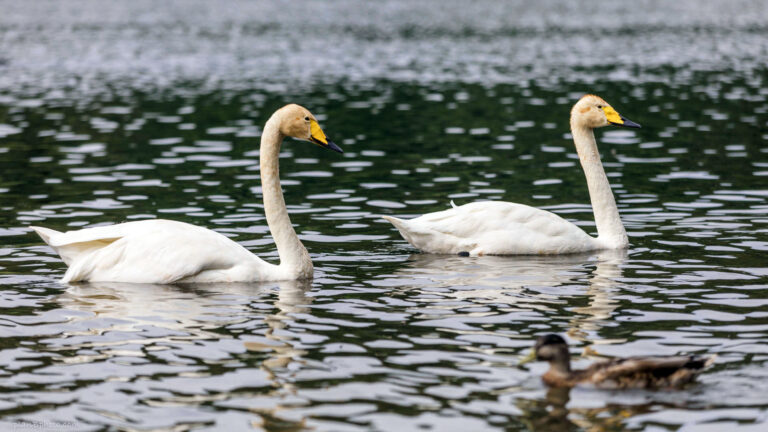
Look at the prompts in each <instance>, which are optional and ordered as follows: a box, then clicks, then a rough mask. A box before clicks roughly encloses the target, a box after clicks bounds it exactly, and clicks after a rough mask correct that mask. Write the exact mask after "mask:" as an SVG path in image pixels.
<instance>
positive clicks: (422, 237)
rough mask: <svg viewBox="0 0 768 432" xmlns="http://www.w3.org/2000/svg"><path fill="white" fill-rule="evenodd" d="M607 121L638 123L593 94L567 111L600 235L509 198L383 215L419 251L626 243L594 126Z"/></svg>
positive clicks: (532, 251) (547, 250) (505, 251)
mask: <svg viewBox="0 0 768 432" xmlns="http://www.w3.org/2000/svg"><path fill="white" fill-rule="evenodd" d="M609 123H612V124H617V125H622V126H629V127H639V126H638V125H636V124H635V123H633V122H630V121H629V120H626V119H624V118H623V117H621V116H619V115H618V114H617V113H616V111H614V110H613V108H611V107H610V105H608V104H607V103H606V102H605V101H604V100H602V99H600V98H599V97H597V96H593V95H587V96H585V97H583V98H582V99H581V100H580V101H579V102H578V103H577V104H576V105H574V107H573V110H572V111H571V132H572V134H573V140H574V143H575V145H576V151H577V152H578V154H579V159H580V160H581V165H582V168H583V169H584V174H585V175H586V177H587V185H588V187H589V195H590V198H591V201H592V209H593V211H594V214H595V223H596V225H597V231H598V237H597V238H593V237H591V236H589V235H588V234H587V233H585V232H584V231H583V230H582V229H581V228H579V227H577V226H576V225H574V224H573V223H571V222H569V221H567V220H565V219H563V218H561V217H560V216H558V215H556V214H554V213H551V212H548V211H546V210H541V209H537V208H534V207H530V206H527V205H523V204H515V203H508V202H498V201H490V202H476V203H471V204H466V205H463V206H459V207H454V208H452V209H449V210H444V211H440V212H435V213H429V214H426V215H423V216H420V217H417V218H415V219H410V220H404V219H398V218H396V217H392V216H383V217H384V219H386V220H388V221H389V222H391V223H392V224H393V225H394V226H395V227H396V228H397V229H398V230H399V231H400V233H401V234H402V236H403V238H405V239H406V240H407V241H408V242H409V243H410V244H412V245H413V246H414V247H416V248H418V249H420V250H421V251H423V252H429V253H441V254H456V253H465V252H466V253H469V255H471V256H478V255H553V254H568V253H578V252H587V251H593V250H600V249H622V248H626V247H627V246H628V245H629V241H628V239H627V234H626V231H625V230H624V226H623V225H622V223H621V218H620V217H619V211H618V208H617V207H616V201H615V200H614V198H613V193H612V192H611V185H610V184H609V183H608V177H607V176H606V175H605V171H604V170H603V165H602V163H601V162H600V155H599V153H598V151H597V143H596V142H595V135H594V132H593V129H594V128H596V127H602V126H606V125H608V124H609Z"/></svg>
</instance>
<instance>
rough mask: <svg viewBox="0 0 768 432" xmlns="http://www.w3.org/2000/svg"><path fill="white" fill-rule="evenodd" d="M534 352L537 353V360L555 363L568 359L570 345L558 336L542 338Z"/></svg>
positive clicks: (551, 335)
mask: <svg viewBox="0 0 768 432" xmlns="http://www.w3.org/2000/svg"><path fill="white" fill-rule="evenodd" d="M533 350H534V352H536V359H537V360H543V361H553V360H560V359H563V358H568V343H567V342H565V339H563V338H562V337H560V336H558V335H556V334H548V335H544V336H540V337H539V338H538V339H537V340H536V345H535V346H534V347H533Z"/></svg>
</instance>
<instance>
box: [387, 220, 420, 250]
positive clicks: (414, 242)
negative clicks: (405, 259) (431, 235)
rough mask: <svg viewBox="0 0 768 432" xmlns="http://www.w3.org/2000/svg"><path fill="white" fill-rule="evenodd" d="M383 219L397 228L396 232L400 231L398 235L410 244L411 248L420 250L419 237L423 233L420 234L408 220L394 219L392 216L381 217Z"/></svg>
mask: <svg viewBox="0 0 768 432" xmlns="http://www.w3.org/2000/svg"><path fill="white" fill-rule="evenodd" d="M382 217H383V218H384V219H386V220H388V221H389V222H390V223H391V224H392V225H394V226H395V228H397V230H398V231H400V235H401V236H403V238H404V239H405V241H407V242H408V243H410V244H411V246H413V247H415V248H416V249H421V246H422V245H421V243H422V241H421V235H422V234H423V233H421V232H420V230H419V229H418V227H417V226H414V224H412V223H411V221H409V220H405V219H400V218H396V217H393V216H382Z"/></svg>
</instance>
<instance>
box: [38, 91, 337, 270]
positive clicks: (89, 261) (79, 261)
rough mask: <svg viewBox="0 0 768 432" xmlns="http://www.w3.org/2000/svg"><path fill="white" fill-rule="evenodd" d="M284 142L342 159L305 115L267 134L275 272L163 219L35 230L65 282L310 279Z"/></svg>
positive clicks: (266, 188)
mask: <svg viewBox="0 0 768 432" xmlns="http://www.w3.org/2000/svg"><path fill="white" fill-rule="evenodd" d="M285 137H293V138H297V139H300V140H306V141H310V142H313V143H315V144H317V145H319V146H321V147H324V148H327V149H331V150H334V151H337V152H339V153H341V152H342V151H341V149H340V148H339V147H338V146H337V145H336V144H334V143H333V142H332V141H330V140H329V139H328V138H327V137H326V136H325V134H324V133H323V131H322V129H320V126H319V125H318V124H317V120H316V119H315V117H314V116H313V115H312V113H310V112H309V111H308V110H307V109H306V108H304V107H301V106H299V105H286V106H284V107H283V108H280V109H279V110H277V111H276V112H275V113H274V114H273V115H272V117H270V119H269V120H268V121H267V124H266V125H265V126H264V131H263V133H262V136H261V149H260V164H261V186H262V193H263V196H264V213H265V214H266V217H267V224H268V225H269V230H270V232H271V233H272V237H273V238H274V240H275V245H276V246H277V252H278V254H279V255H280V265H275V264H270V263H268V262H266V261H264V260H262V259H260V258H259V257H257V256H255V255H253V254H252V253H251V252H249V251H248V250H247V249H245V248H244V247H242V246H240V245H239V244H237V243H235V242H234V241H232V240H230V239H228V238H227V237H225V236H224V235H222V234H219V233H217V232H215V231H211V230H209V229H206V228H202V227H199V226H195V225H190V224H187V223H184V222H176V221H170V220H163V219H152V220H144V221H136V222H127V223H122V224H118V225H110V226H103V227H96V228H87V229H83V230H79V231H68V232H65V233H61V232H58V231H54V230H52V229H48V228H42V227H30V228H32V229H33V230H35V232H37V234H38V235H40V237H42V238H43V240H44V241H45V242H46V243H48V245H50V246H51V247H52V248H53V249H54V250H55V251H56V253H58V254H59V255H60V256H61V259H62V260H64V262H65V263H66V264H67V265H68V266H69V268H68V269H67V272H66V273H65V274H64V277H63V279H62V280H61V281H62V282H64V283H66V282H77V281H103V282H134V283H156V284H157V283H159V284H168V283H174V282H255V281H278V280H294V279H309V278H312V273H313V268H312V261H311V260H310V258H309V253H308V252H307V249H306V248H305V247H304V245H303V244H301V240H299V237H298V236H297V235H296V231H294V229H293V226H292V225H291V220H290V218H289V217H288V210H287V209H286V208H285V200H284V199H283V192H282V189H281V188H280V178H279V168H278V159H279V155H280V144H281V143H282V141H283V139H284V138H285Z"/></svg>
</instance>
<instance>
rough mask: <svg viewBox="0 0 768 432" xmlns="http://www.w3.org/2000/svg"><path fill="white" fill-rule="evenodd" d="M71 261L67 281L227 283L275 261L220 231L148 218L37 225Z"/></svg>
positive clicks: (261, 273)
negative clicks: (76, 226) (67, 227)
mask: <svg viewBox="0 0 768 432" xmlns="http://www.w3.org/2000/svg"><path fill="white" fill-rule="evenodd" d="M34 229H35V231H37V232H38V234H40V235H41V237H43V239H44V240H45V241H46V242H47V243H48V244H49V245H51V247H53V248H54V250H56V252H57V253H59V255H61V257H62V259H64V261H65V262H66V263H67V264H68V265H69V269H68V270H67V272H66V274H65V275H64V278H63V279H62V281H63V282H76V281H85V280H89V281H120V282H141V283H172V282H179V281H183V282H193V281H197V282H213V281H220V282H228V281H253V280H262V279H266V278H267V277H266V275H265V273H266V272H268V271H270V270H274V269H273V268H276V266H274V265H271V264H268V263H266V262H265V261H263V260H261V259H259V258H258V257H256V256H254V255H253V254H251V253H250V252H249V251H248V250H246V249H245V248H243V247H242V246H240V245H239V244H237V243H235V242H233V241H232V240H230V239H228V238H227V237H225V236H223V235H222V234H219V233H217V232H215V231H211V230H208V229H205V228H202V227H198V226H195V225H190V224H186V223H183V222H175V221H168V220H162V219H159V220H147V221H137V222H128V223H124V224H118V225H110V226H104V227H96V228H88V229H84V230H79V231H70V232H66V233H58V232H56V231H53V230H48V229H45V228H42V229H41V228H34Z"/></svg>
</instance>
